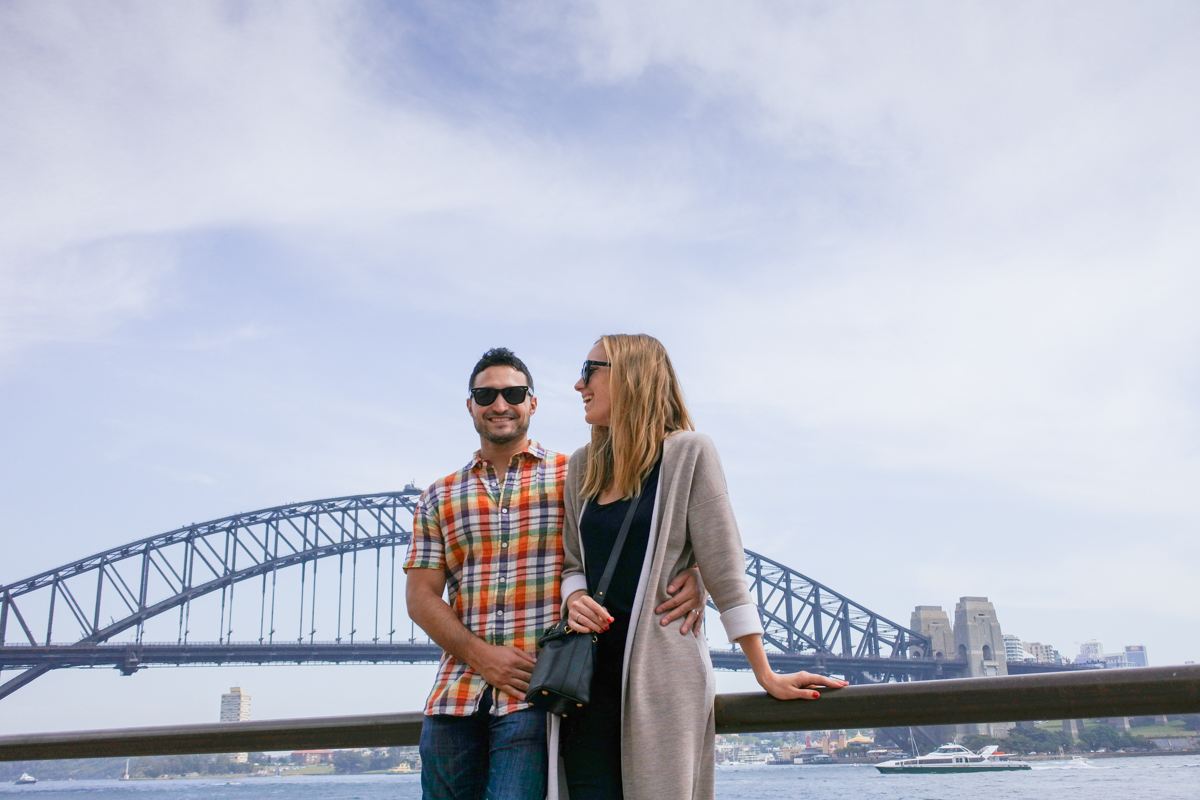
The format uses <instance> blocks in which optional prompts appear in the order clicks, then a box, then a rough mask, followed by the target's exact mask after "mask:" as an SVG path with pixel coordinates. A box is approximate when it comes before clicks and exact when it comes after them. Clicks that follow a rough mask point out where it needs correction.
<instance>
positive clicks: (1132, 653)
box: [1125, 644, 1150, 667]
mask: <svg viewBox="0 0 1200 800" xmlns="http://www.w3.org/2000/svg"><path fill="white" fill-rule="evenodd" d="M1125 661H1126V663H1128V664H1129V666H1131V667H1148V666H1150V658H1149V656H1147V655H1146V646H1145V645H1141V644H1132V645H1127V646H1126V647H1125Z"/></svg>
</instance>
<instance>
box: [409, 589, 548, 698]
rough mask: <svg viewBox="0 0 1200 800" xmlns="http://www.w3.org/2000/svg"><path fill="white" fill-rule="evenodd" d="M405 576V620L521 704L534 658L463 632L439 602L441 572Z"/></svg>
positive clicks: (466, 631)
mask: <svg viewBox="0 0 1200 800" xmlns="http://www.w3.org/2000/svg"><path fill="white" fill-rule="evenodd" d="M407 575H408V578H407V587H406V589H405V591H406V593H407V598H408V617H409V619H411V620H412V621H413V622H415V623H417V624H418V625H420V626H421V629H422V630H424V631H425V632H426V633H428V634H429V637H430V638H431V639H433V640H434V641H435V642H437V643H438V645H439V646H440V647H441V648H442V649H443V650H445V651H446V652H447V653H450V654H451V655H452V656H454V657H455V658H457V659H458V660H459V661H462V662H465V663H466V664H469V665H470V666H471V667H472V668H473V669H474V670H475V671H476V672H478V673H479V674H480V675H482V676H483V679H484V680H485V681H487V682H488V684H489V685H490V686H494V687H496V688H497V689H499V690H500V691H502V692H506V693H508V694H511V695H512V696H513V697H515V698H517V699H518V700H524V699H525V690H526V689H528V688H529V679H530V677H531V676H532V675H533V664H534V661H535V660H536V659H535V658H534V656H532V655H530V654H529V653H526V652H525V651H524V650H518V649H517V648H515V647H502V646H499V645H492V644H488V643H487V642H485V641H484V640H483V639H481V638H479V637H478V636H476V635H475V634H474V633H472V632H471V631H469V630H467V629H466V627H464V626H463V624H462V621H461V620H460V619H459V618H458V615H457V614H455V613H454V609H452V608H450V606H449V605H448V604H447V603H446V601H445V600H443V599H442V591H443V590H444V589H445V588H446V575H445V573H443V572H442V571H441V570H437V569H410V570H408V573H407Z"/></svg>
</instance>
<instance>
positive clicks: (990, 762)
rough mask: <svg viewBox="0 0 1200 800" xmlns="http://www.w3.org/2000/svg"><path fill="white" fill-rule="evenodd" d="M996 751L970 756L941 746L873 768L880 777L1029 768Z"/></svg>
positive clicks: (954, 746)
mask: <svg viewBox="0 0 1200 800" xmlns="http://www.w3.org/2000/svg"><path fill="white" fill-rule="evenodd" d="M999 749H1000V748H999V747H997V746H996V745H991V746H990V747H985V748H983V749H982V750H980V751H979V752H978V753H974V752H972V751H970V750H968V749H967V748H965V747H963V746H962V745H958V744H944V745H942V746H941V747H939V748H938V749H937V750H934V751H933V752H932V753H929V754H928V755H923V756H918V757H916V758H903V759H896V760H895V761H884V762H883V763H881V764H876V765H875V768H876V769H877V770H879V771H880V772H882V773H883V774H884V775H894V774H899V773H929V772H1006V771H1011V770H1018V769H1032V767H1030V766H1029V765H1028V764H1026V763H1025V762H1024V761H1009V759H1008V756H1006V755H1004V754H1003V753H997V752H996V751H997V750H999Z"/></svg>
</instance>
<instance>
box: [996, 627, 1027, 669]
mask: <svg viewBox="0 0 1200 800" xmlns="http://www.w3.org/2000/svg"><path fill="white" fill-rule="evenodd" d="M1001 638H1002V639H1004V660H1005V661H1007V662H1008V663H1010V664H1013V663H1017V664H1020V663H1022V662H1024V661H1025V659H1026V656H1027V653H1026V652H1025V646H1024V644H1023V643H1022V642H1021V637H1020V636H1013V635H1012V634H1011V633H1006V634H1004V636H1002V637H1001Z"/></svg>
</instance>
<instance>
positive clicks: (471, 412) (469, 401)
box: [467, 397, 475, 418]
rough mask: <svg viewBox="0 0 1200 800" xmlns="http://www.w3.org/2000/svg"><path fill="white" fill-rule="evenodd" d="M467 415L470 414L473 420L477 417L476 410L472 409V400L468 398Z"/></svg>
mask: <svg viewBox="0 0 1200 800" xmlns="http://www.w3.org/2000/svg"><path fill="white" fill-rule="evenodd" d="M467 413H468V414H470V415H471V417H472V418H474V417H475V409H473V408H471V398H469V397H468V398H467Z"/></svg>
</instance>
